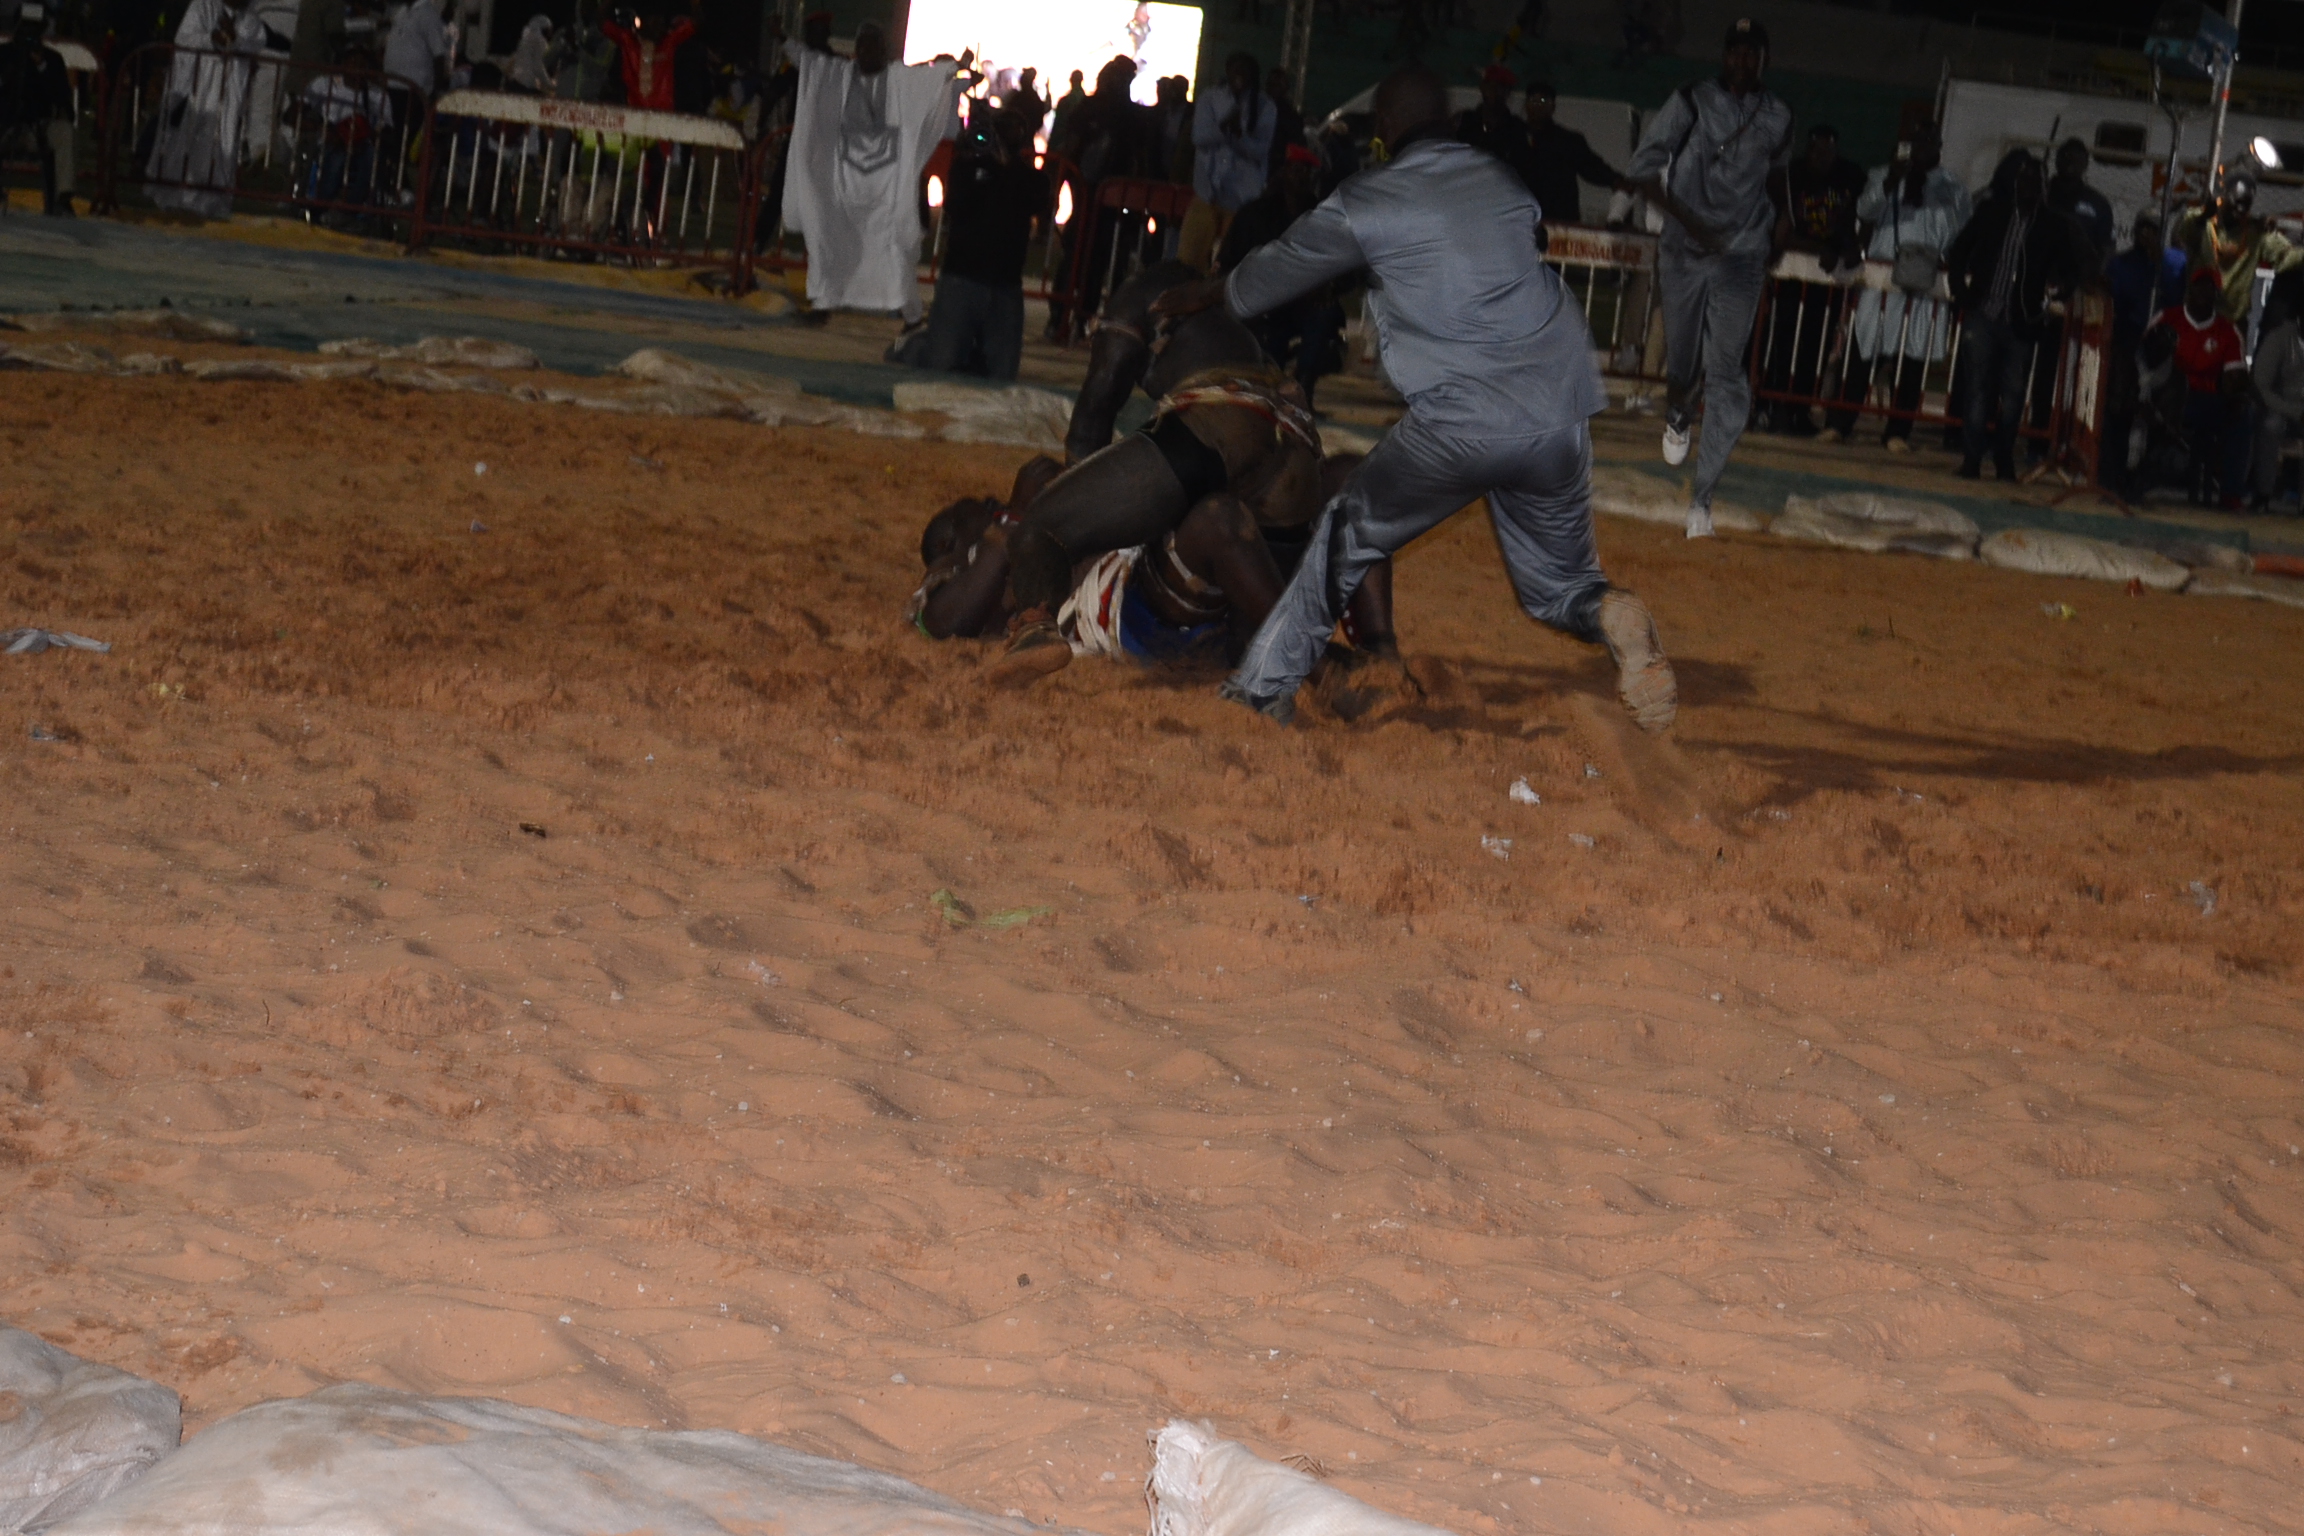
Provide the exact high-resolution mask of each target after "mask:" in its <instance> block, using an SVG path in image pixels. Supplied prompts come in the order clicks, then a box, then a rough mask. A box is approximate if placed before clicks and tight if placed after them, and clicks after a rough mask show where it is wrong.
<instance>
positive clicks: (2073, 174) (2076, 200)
mask: <svg viewBox="0 0 2304 1536" xmlns="http://www.w3.org/2000/svg"><path fill="white" fill-rule="evenodd" d="M2088 160H2089V155H2088V145H2087V143H2086V142H2085V141H2084V140H2081V139H2066V140H2065V141H2064V142H2063V143H2061V144H2059V145H2057V146H2056V174H2055V175H2053V176H2051V177H2049V178H2048V206H2049V207H2051V208H2053V209H2055V210H2056V211H2057V212H2058V213H2063V214H2069V215H2071V217H2072V219H2073V220H2074V222H2076V223H2077V224H2079V226H2080V229H2081V232H2082V233H2084V234H2085V235H2087V237H2088V245H2089V248H2090V249H2091V250H2093V251H2094V252H2095V253H2096V270H2101V269H2102V268H2103V265H2104V263H2105V261H2106V260H2107V259H2108V258H2109V257H2110V256H2111V255H2112V246H2113V244H2114V242H2115V241H2116V239H2117V238H2118V237H2117V236H2116V235H2115V234H2114V233H2113V228H2112V224H2113V220H2112V204H2111V202H2110V201H2109V200H2107V199H2106V198H2105V196H2104V194H2103V193H2101V192H2099V191H2097V190H2096V189H2095V188H2094V187H2092V186H2090V185H2088ZM2094 275H2095V271H2091V272H2090V273H2089V276H2091V277H2093V276H2094Z"/></svg>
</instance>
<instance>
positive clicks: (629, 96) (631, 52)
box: [600, 11, 696, 112]
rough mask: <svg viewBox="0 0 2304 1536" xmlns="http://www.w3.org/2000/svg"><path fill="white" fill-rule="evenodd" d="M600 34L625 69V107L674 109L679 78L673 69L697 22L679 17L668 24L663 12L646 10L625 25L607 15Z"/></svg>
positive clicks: (654, 109) (655, 110)
mask: <svg viewBox="0 0 2304 1536" xmlns="http://www.w3.org/2000/svg"><path fill="white" fill-rule="evenodd" d="M600 34H601V36H603V37H605V38H607V39H608V40H609V41H610V42H612V43H614V44H615V45H616V52H617V54H618V56H619V58H620V59H621V61H622V63H623V67H624V104H625V105H626V106H631V107H641V108H644V109H646V110H648V111H650V112H670V111H672V110H674V106H675V103H676V102H677V100H678V98H677V96H676V94H675V87H676V81H677V79H678V77H677V75H676V73H675V69H676V66H677V64H678V61H679V57H680V53H681V49H682V47H683V45H685V44H686V43H687V42H688V40H689V39H690V38H692V37H694V36H695V35H696V23H695V22H693V21H690V20H689V19H688V18H687V17H685V16H681V17H678V18H676V19H674V20H672V21H670V22H667V21H666V20H665V19H664V13H663V12H662V11H649V12H646V13H644V14H643V15H642V16H641V17H640V18H639V20H638V21H637V22H636V23H634V22H626V21H624V20H622V19H621V18H619V17H616V16H613V15H611V16H609V17H608V18H607V19H606V20H605V21H602V22H601V23H600Z"/></svg>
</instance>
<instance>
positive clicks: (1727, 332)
mask: <svg viewBox="0 0 2304 1536" xmlns="http://www.w3.org/2000/svg"><path fill="white" fill-rule="evenodd" d="M1657 265H1658V275H1659V276H1660V277H1661V278H1662V279H1663V284H1664V377H1665V379H1666V381H1667V382H1668V383H1669V384H1670V385H1671V391H1672V400H1673V402H1674V403H1675V404H1677V405H1678V406H1679V407H1680V409H1681V410H1683V411H1686V412H1688V413H1689V414H1691V415H1693V414H1694V413H1695V410H1696V402H1697V400H1698V399H1699V398H1701V399H1702V400H1703V402H1704V435H1703V438H1702V440H1701V441H1700V442H1698V443H1697V445H1696V485H1695V489H1694V490H1693V491H1691V492H1690V493H1689V497H1688V505H1690V506H1691V507H1709V506H1711V505H1712V492H1713V491H1714V490H1715V489H1716V488H1717V487H1718V486H1719V484H1720V477H1721V475H1723V474H1725V473H1726V472H1727V469H1728V455H1730V454H1731V453H1734V452H1735V451H1736V443H1737V440H1738V439H1740V438H1741V437H1743V435H1744V423H1745V421H1746V420H1747V419H1749V418H1750V416H1751V415H1752V379H1751V375H1750V373H1749V371H1748V370H1747V367H1746V358H1747V355H1748V354H1749V353H1750V351H1751V349H1752V321H1753V317H1754V316H1755V315H1756V314H1758V312H1759V309H1760V290H1761V288H1762V286H1763V285H1765V284H1766V283H1767V281H1768V253H1767V252H1766V251H1749V252H1732V253H1730V254H1727V255H1723V256H1687V255H1682V254H1680V253H1679V252H1677V251H1675V250H1673V249H1672V248H1671V247H1670V246H1667V247H1665V249H1664V250H1663V251H1662V253H1661V254H1660V255H1659V257H1658V262H1657Z"/></svg>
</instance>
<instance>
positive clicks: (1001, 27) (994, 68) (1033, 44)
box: [904, 0, 1200, 105]
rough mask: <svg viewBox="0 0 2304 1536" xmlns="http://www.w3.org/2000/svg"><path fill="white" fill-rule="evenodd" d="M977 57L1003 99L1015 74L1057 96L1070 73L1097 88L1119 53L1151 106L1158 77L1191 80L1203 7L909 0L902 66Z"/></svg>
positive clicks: (1123, 1) (1091, 0)
mask: <svg viewBox="0 0 2304 1536" xmlns="http://www.w3.org/2000/svg"><path fill="white" fill-rule="evenodd" d="M970 49H974V50H975V52H976V60H977V68H979V69H981V70H983V71H984V72H985V74H986V75H987V76H988V77H989V81H990V84H989V89H990V91H991V94H993V95H1000V94H1002V92H1003V91H1004V90H1005V89H1006V87H1007V83H1008V82H1009V81H1011V80H1013V79H1014V78H1015V73H1014V72H1015V71H1018V70H1022V69H1025V68H1028V67H1029V68H1033V69H1037V70H1039V71H1040V89H1041V90H1042V91H1043V92H1044V93H1046V95H1047V96H1048V98H1049V99H1050V100H1052V101H1053V100H1055V99H1056V98H1058V97H1060V96H1062V95H1063V94H1064V91H1065V88H1066V86H1065V82H1066V81H1067V80H1069V79H1070V77H1071V74H1072V71H1074V70H1079V71H1080V72H1081V74H1082V75H1083V76H1085V77H1086V79H1085V81H1084V84H1085V86H1086V88H1087V89H1089V90H1094V89H1095V88H1096V71H1097V70H1099V69H1101V68H1103V67H1104V65H1105V64H1106V63H1107V62H1108V61H1109V60H1111V59H1112V57H1113V56H1114V55H1116V54H1126V55H1127V56H1128V57H1130V58H1132V59H1134V60H1136V63H1137V70H1136V86H1135V90H1134V92H1133V95H1134V96H1135V98H1136V99H1137V100H1138V101H1140V102H1143V103H1145V104H1146V105H1150V104H1151V102H1152V99H1153V90H1154V87H1155V84H1156V83H1157V82H1158V81H1159V79H1160V77H1161V76H1163V75H1182V76H1183V77H1184V78H1185V79H1187V80H1190V79H1192V78H1193V76H1194V75H1195V73H1196V72H1197V69H1198V65H1199V62H1200V8H1199V7H1198V6H1196V5H1162V4H1158V3H1148V4H1138V3H1136V0H912V10H911V15H910V19H909V21H908V22H907V23H906V26H905V31H904V62H905V63H907V64H923V63H926V62H927V61H928V60H930V59H933V58H935V57H936V56H937V55H938V54H940V53H948V54H951V55H952V56H953V57H955V58H957V57H959V56H960V55H961V54H963V53H966V52H967V51H968V50H970Z"/></svg>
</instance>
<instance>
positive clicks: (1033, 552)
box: [1008, 433, 1187, 614]
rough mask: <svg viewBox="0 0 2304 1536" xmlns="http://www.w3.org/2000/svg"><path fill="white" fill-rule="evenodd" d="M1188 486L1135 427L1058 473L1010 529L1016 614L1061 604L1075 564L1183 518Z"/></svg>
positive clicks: (1146, 538) (1152, 535)
mask: <svg viewBox="0 0 2304 1536" xmlns="http://www.w3.org/2000/svg"><path fill="white" fill-rule="evenodd" d="M1186 510H1187V508H1186V506H1185V501H1184V486H1183V483H1182V482H1181V481H1179V480H1178V479H1177V478H1176V472H1175V471H1174V470H1173V469H1170V468H1169V467H1168V460H1167V459H1166V458H1165V457H1164V456H1162V454H1161V452H1160V450H1159V448H1158V447H1156V446H1155V445H1154V444H1153V443H1152V441H1151V440H1150V439H1149V438H1147V437H1145V436H1144V435H1143V434H1142V433H1131V434H1130V435H1129V436H1127V437H1124V438H1122V439H1121V440H1120V441H1119V442H1117V443H1114V444H1113V445H1112V446H1111V447H1109V448H1105V449H1102V450H1100V451H1098V452H1096V453H1094V454H1091V455H1089V456H1088V457H1087V458H1086V459H1084V460H1082V461H1081V462H1080V463H1078V464H1075V465H1074V466H1072V468H1070V469H1068V470H1066V471H1065V472H1064V473H1063V474H1061V475H1059V476H1057V477H1056V479H1055V480H1054V481H1053V482H1051V483H1050V484H1049V486H1048V488H1047V489H1046V490H1044V491H1042V492H1041V493H1040V494H1039V496H1038V497H1036V498H1035V499H1034V500H1033V502H1032V506H1031V509H1030V510H1029V511H1027V512H1026V513H1025V514H1024V521H1023V522H1022V523H1020V524H1018V525H1017V527H1016V530H1015V532H1014V533H1012V534H1011V535H1010V536H1009V539H1008V550H1009V556H1010V560H1011V562H1012V566H1013V575H1012V576H1011V578H1010V580H1011V582H1012V584H1013V589H1014V592H1015V596H1016V611H1017V612H1018V613H1019V614H1022V613H1027V612H1030V611H1031V610H1033V609H1035V608H1045V609H1047V610H1048V612H1049V613H1050V614H1053V613H1054V612H1055V611H1056V609H1057V608H1058V607H1059V606H1060V605H1062V603H1063V601H1064V598H1065V596H1066V595H1067V594H1068V593H1069V592H1070V590H1071V587H1072V567H1073V566H1074V565H1075V564H1076V563H1078V562H1079V561H1082V560H1087V559H1092V558H1094V557H1095V556H1097V555H1101V554H1106V553H1109V552H1110V551H1112V550H1115V549H1126V548H1128V547H1129V546H1130V545H1132V544H1148V543H1150V542H1151V541H1152V540H1154V539H1157V538H1159V537H1160V536H1161V535H1162V534H1165V533H1167V532H1168V531H1169V530H1170V529H1171V528H1174V527H1175V526H1176V525H1177V524H1178V523H1180V522H1182V521H1183V519H1184V514H1185V512H1186Z"/></svg>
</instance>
